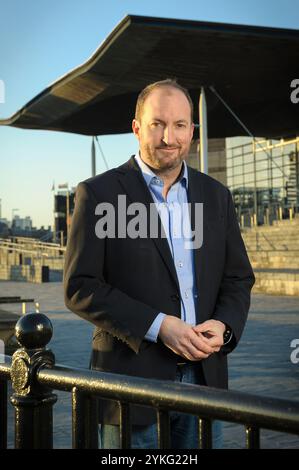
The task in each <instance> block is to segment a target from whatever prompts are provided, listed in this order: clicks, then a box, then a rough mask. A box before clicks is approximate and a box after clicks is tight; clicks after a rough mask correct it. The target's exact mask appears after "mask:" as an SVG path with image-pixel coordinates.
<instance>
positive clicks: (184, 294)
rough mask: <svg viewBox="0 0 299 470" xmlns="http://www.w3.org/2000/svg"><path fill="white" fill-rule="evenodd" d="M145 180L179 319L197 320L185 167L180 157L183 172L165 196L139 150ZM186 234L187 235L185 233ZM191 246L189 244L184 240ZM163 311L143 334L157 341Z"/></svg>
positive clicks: (139, 163) (137, 158)
mask: <svg viewBox="0 0 299 470" xmlns="http://www.w3.org/2000/svg"><path fill="white" fill-rule="evenodd" d="M135 160H136V162H137V163H138V165H139V167H140V169H141V171H142V174H143V177H144V179H145V182H146V184H147V186H148V188H149V190H150V193H151V195H152V197H153V200H154V203H155V205H156V207H157V210H158V212H159V214H160V218H161V221H162V224H163V228H164V231H165V234H166V236H167V240H168V244H169V248H170V251H171V254H172V258H173V262H174V265H175V269H176V273H177V277H178V281H179V287H180V298H181V319H182V320H183V321H185V322H186V323H188V324H190V325H195V324H196V303H197V300H196V299H197V295H198V294H197V290H196V283H195V271H194V257H193V250H192V249H189V248H187V247H186V243H185V241H187V240H190V234H191V225H190V219H189V213H188V206H187V203H188V197H187V189H188V169H187V165H186V163H185V161H183V173H182V176H181V177H180V179H179V180H178V181H177V182H176V183H175V184H173V185H172V186H171V188H170V189H169V191H168V194H167V197H166V200H165V199H164V197H163V195H162V191H163V185H164V183H163V180H162V179H161V178H159V177H158V176H157V175H155V173H153V171H152V170H151V169H150V168H149V167H148V166H147V165H146V164H145V163H144V161H143V160H142V159H141V157H140V155H139V154H136V155H135ZM188 234H189V235H188ZM187 245H188V246H190V244H187ZM166 314H167V312H166V313H162V312H161V313H159V314H158V315H157V317H156V318H155V320H154V322H153V323H152V325H151V327H150V328H149V330H148V332H147V334H146V335H145V338H146V339H147V340H149V341H153V342H156V341H157V338H158V334H159V330H160V326H161V323H162V321H163V319H164V317H165V315H166Z"/></svg>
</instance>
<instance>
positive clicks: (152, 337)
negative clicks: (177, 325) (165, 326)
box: [144, 312, 166, 343]
mask: <svg viewBox="0 0 299 470" xmlns="http://www.w3.org/2000/svg"><path fill="white" fill-rule="evenodd" d="M165 317H166V314H165V313H162V312H160V313H159V314H158V315H157V316H156V318H155V320H154V321H153V323H152V324H151V326H150V327H149V330H148V332H147V333H146V335H145V337H144V338H145V339H147V340H148V341H151V342H152V343H156V342H157V340H158V334H159V331H160V327H161V324H162V321H163V320H164V318H165Z"/></svg>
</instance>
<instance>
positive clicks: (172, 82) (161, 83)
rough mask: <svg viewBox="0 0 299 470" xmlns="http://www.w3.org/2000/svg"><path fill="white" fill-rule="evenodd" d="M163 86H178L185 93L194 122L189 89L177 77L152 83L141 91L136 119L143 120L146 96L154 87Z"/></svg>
mask: <svg viewBox="0 0 299 470" xmlns="http://www.w3.org/2000/svg"><path fill="white" fill-rule="evenodd" d="M162 87H170V88H176V89H177V90H180V91H181V92H182V93H184V95H185V96H186V98H187V100H188V101H189V104H190V108H191V122H193V102H192V99H191V96H190V94H189V91H188V90H187V88H184V87H183V86H182V85H180V84H179V83H178V82H177V81H176V80H175V79H172V78H166V79H165V80H160V81H159V82H155V83H150V84H149V85H147V86H146V87H145V88H144V89H143V90H142V91H141V92H140V93H139V95H138V98H137V103H136V110H135V119H137V120H138V121H140V120H141V115H142V111H143V106H144V102H145V100H146V98H147V97H148V96H149V95H150V94H151V92H152V91H153V90H154V89H156V88H162Z"/></svg>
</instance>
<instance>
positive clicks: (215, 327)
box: [193, 320, 226, 352]
mask: <svg viewBox="0 0 299 470" xmlns="http://www.w3.org/2000/svg"><path fill="white" fill-rule="evenodd" d="M225 328H226V327H225V324H224V323H222V322H221V321H219V320H207V321H205V322H203V323H200V324H199V325H196V326H194V327H193V331H194V332H195V333H197V334H199V335H201V336H204V337H205V338H206V339H208V345H209V346H210V347H211V348H213V349H214V351H213V352H218V351H220V348H221V346H222V345H223V333H224V332H225Z"/></svg>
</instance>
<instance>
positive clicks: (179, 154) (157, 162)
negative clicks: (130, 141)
mask: <svg viewBox="0 0 299 470" xmlns="http://www.w3.org/2000/svg"><path fill="white" fill-rule="evenodd" d="M132 128H133V132H134V134H135V135H136V137H137V139H138V140H139V145H140V153H141V157H142V159H143V161H144V162H145V163H147V164H148V165H149V166H150V167H152V168H153V169H156V170H158V171H162V172H163V171H165V170H166V171H167V170H173V169H175V168H177V167H178V166H180V165H181V163H182V161H183V160H184V159H185V158H186V157H187V155H188V152H189V149H190V144H191V140H192V136H193V129H194V124H193V123H192V122H191V110H190V104H189V101H188V100H187V98H186V96H185V95H184V93H183V92H182V91H180V90H177V89H176V88H172V87H166V86H165V87H161V88H156V89H155V90H153V91H152V92H151V93H150V95H149V96H148V97H147V98H146V100H145V102H144V105H143V110H142V115H141V119H140V121H139V120H136V119H134V120H133V123H132Z"/></svg>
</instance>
